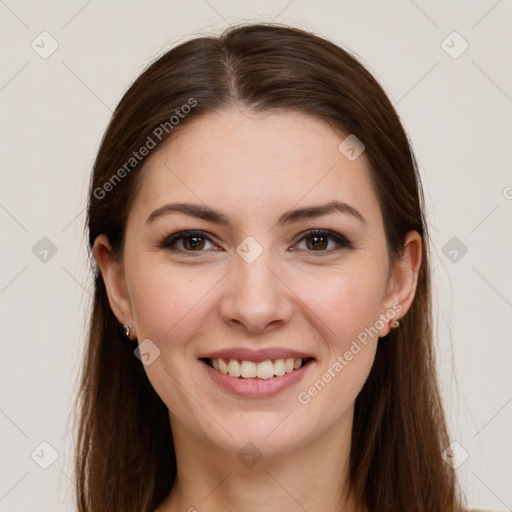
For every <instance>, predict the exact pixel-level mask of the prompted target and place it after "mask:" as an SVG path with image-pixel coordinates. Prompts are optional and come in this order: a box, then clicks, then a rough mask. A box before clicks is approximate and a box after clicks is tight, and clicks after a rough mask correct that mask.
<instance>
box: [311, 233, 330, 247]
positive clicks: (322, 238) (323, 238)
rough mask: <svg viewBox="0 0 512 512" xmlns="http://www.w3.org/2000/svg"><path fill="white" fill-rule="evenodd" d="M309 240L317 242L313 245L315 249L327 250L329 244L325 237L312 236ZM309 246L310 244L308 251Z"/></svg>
mask: <svg viewBox="0 0 512 512" xmlns="http://www.w3.org/2000/svg"><path fill="white" fill-rule="evenodd" d="M308 240H315V242H313V244H312V247H313V249H318V248H320V249H326V248H327V245H328V244H329V242H328V240H327V237H325V236H311V237H309V238H308ZM319 240H323V242H318V241H319ZM309 245H310V244H309V243H308V249H310V247H309Z"/></svg>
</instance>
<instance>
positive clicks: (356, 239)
mask: <svg viewBox="0 0 512 512" xmlns="http://www.w3.org/2000/svg"><path fill="white" fill-rule="evenodd" d="M88 231H89V242H90V247H91V250H92V253H93V255H94V260H95V262H97V265H98V267H97V268H96V269H95V296H94V305H93V311H92V317H91V323H90V335H89V343H88V346H87V353H86V359H85V364H84V370H83V376H82V387H81V394H80V400H79V403H78V407H79V412H80V428H79V433H78V450H77V458H76V470H77V477H78V478H77V492H78V506H79V510H81V511H85V510H88V511H97V510H108V511H115V510H119V511H154V510H156V511H157V512H171V511H178V510H189V511H193V510H197V511H218V510H237V511H240V510H243V511H260V510H261V511H262V510H264V511H274V510H280V511H283V510H287V511H295V510H308V511H334V510H340V511H341V510H343V511H346V512H352V511H365V512H376V511H378V512H386V511H389V512H399V511H418V512H419V511H424V512H426V511H436V512H440V511H443V512H448V511H450V512H452V511H461V510H463V507H462V504H461V498H460V497H459V491H458V488H457V485H456V478H455V473H454V470H453V468H452V467H451V465H450V464H448V463H446V462H445V460H444V458H446V457H443V453H446V452H445V450H446V449H447V447H448V446H449V444H450V441H449V438H448V434H447V429H446V423H445V417H444V413H443V409H442V405H441V403H440V396H439V390H438V384H437V379H436V374H435V365H434V354H433V342H432V319H431V290H430V269H429V253H428V233H427V225H426V221H425V217H424V210H423V199H422V191H421V184H420V179H419V176H418V172H417V166H416V163H415V160H414V156H413V153H412V151H411V148H410V146H409V143H408V139H407V136H406V134H405V132H404V130H403V127H402V126H401V123H400V121H399V119H398V116H397V114H396V112H395V110H394V108H393V106H392V105H391V103H390V101H389V99H388V98H387V97H386V95H385V93H384V92H383V90H382V89H381V87H380V86H379V85H378V83H377V82H376V81H375V79H374V78H373V77H372V76H371V75H370V74H369V72H368V71H367V70H366V69H365V68H364V67H363V66H362V65H361V64H360V63H359V62H358V61H357V60H356V59H355V58H354V57H352V56H351V55H350V54H349V53H347V52H346V51H344V50H343V49H341V48H339V47H337V46H335V45H334V44H332V43H330V42H328V41H326V40H324V39H321V38H319V37H317V36H315V35H313V34H310V33H307V32H304V31H301V30H298V29H294V28H290V27H284V26H278V25H272V24H270V25H247V26H242V27H238V28H232V29H229V30H228V31H226V33H224V34H223V35H222V36H220V37H218V38H214V37H211V38H206V37H203V38H198V39H194V40H192V41H189V42H186V43H184V44H181V45H179V46H177V47H176V48H174V49H172V50H170V51H169V52H167V53H166V54H165V55H163V56H162V57H161V58H159V59H158V60H157V61H155V62H154V63H153V64H151V65H150V66H149V67H148V68H147V69H146V70H145V71H144V72H143V73H142V75H141V76H140V77H139V78H137V80H136V81H135V82H134V83H133V85H132V86H131V87H130V88H129V90H128V91H127V93H126V94H125V95H124V97H123V98H122V100H121V102H120V103H119V105H118V107H117V108H116V110H115V112H114V115H113V117H112V120H111V122H110V125H109V127H108V129H107V131H106V133H105V136H104V138H103V141H102V143H101V147H100V149H99V152H98V155H97V158H96V162H95V165H94V172H93V176H92V181H91V188H90V197H89V208H88Z"/></svg>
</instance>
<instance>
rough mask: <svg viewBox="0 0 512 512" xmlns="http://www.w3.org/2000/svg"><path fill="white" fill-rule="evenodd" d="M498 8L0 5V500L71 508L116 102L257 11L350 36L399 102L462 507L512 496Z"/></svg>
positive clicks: (403, 2) (506, 114)
mask: <svg viewBox="0 0 512 512" xmlns="http://www.w3.org/2000/svg"><path fill="white" fill-rule="evenodd" d="M511 13H512V2H511V1H510V0H501V1H499V0H498V1H497V0H478V1H476V0H472V1H465V2H462V1H452V2H446V1H444V2H443V1H441V0H437V1H425V0H417V1H414V2H413V1H411V0H397V1H386V2H379V1H377V0H375V1H355V0H352V1H339V2H335V1H329V0H314V1H311V0H310V1H307V0H291V1H290V0H274V1H270V0H267V1H265V0H247V1H238V2H237V1H235V0H191V1H184V0H182V1H179V2H176V1H163V0H161V1H157V0H153V1H149V2H142V1H139V2H122V1H120V0H115V1H111V0H109V1H103V2H100V1H97V0H96V1H94V0H92V1H91V0H89V1H67V2H65V1H63V0H60V1H50V2H37V1H34V0H33V1H24V2H22V1H17V0H5V1H2V2H0V21H1V30H0V38H1V43H2V66H1V70H0V102H1V112H2V138H1V189H0V190H1V191H0V224H1V236H2V240H1V245H0V251H1V255H0V257H1V265H0V308H1V319H0V321H1V324H0V325H1V331H0V332H1V336H2V338H1V340H2V349H1V355H2V357H1V358H0V368H1V371H0V380H1V387H2V395H1V403H0V431H1V452H0V465H1V475H0V510H2V511H4V512H9V511H27V512H28V511H30V512H34V511H50V510H51V511H53V512H59V511H71V510H74V502H73V472H72V466H71V465H72V456H73V436H74V434H75V431H74V421H73V418H72V417H70V412H71V405H72V403H73V399H74V396H75V393H76V383H77V375H78V370H79V367H80V361H81V355H82V353H81V349H82V347H83V343H84V327H85V321H86V318H87V314H88V307H89V304H90V293H91V283H92V281H91V276H90V273H89V268H88V262H87V257H86V243H85V237H84V233H83V225H84V221H85V210H84V208H85V204H86V191H87V184H88V180H89V176H90V172H91V167H92V164H93V161H94V158H95V154H96V151H97V149H98V146H99V143H100V140H101V137H102V135H103V132H104V130H105V128H106V126H107V123H108V121H109V118H110V116H111V112H112V110H113V109H114V107H115V105H116V104H117V102H118V101H119V100H120V98H121V96H122V94H123V93H124V92H125V90H126V89H127V87H128V86H129V85H130V83H131V82H132V81H133V80H134V79H135V77H136V76H137V75H138V74H139V73H140V72H141V71H142V70H143V69H144V67H145V66H146V65H147V64H148V63H149V62H150V61H151V60H153V59H154V58H155V57H157V56H158V55H160V54H161V53H162V52H164V51H165V50H167V49H169V48H170V47H172V46H174V45H176V44H178V43H179V42H182V41H184V40H186V39H190V38H192V37H195V36H197V35H199V34H209V33H214V34H218V33H219V32H220V31H222V30H223V29H225V28H226V27H227V26H228V25H231V24H235V23H242V22H260V21H276V22H279V23H285V24H290V25H294V26H298V27H300V28H305V29H307V30H311V31H313V32H316V33H317V34H319V35H322V36H324V37H326V38H328V39H330V40H332V41H333V42H335V43H337V44H339V45H341V46H343V47H345V48H347V49H349V50H351V51H352V52H354V53H355V54H356V55H357V56H358V57H359V58H360V60H361V62H362V63H363V64H364V65H365V66H366V67H367V68H368V69H369V70H370V71H371V72H372V73H373V74H374V75H375V77H376V78H377V79H378V80H379V82H380V83H381V84H382V86H383V87H384V89H385V90H386V92H387V93H388V95H389V97H390V98H391V100H392V101H393V103H394V104H395V106H396V108H397V111H398V113H399V115H400V117H401V119H402V121H403V123H404V126H405V128H406V130H407V132H408V134H409V136H410V139H411V142H412V144H413V148H414V151H415V154H416V157H417V160H418V162H419V167H420V171H421V174H422V179H423V183H424V187H425V195H426V201H427V208H428V218H429V225H430V228H431V235H432V252H433V264H434V287H435V298H436V304H437V307H436V324H437V331H438V351H439V352H438V353H439V367H440V372H441V379H442V384H443V394H444V396H445V400H446V407H447V412H448V419H449V426H450V431H451V434H452V437H453V439H454V441H456V442H457V443H458V444H457V445H456V446H455V449H454V452H456V453H455V455H456V457H455V458H457V457H458V459H457V460H458V461H459V462H458V463H457V464H460V465H459V466H458V469H457V471H458V473H459V475H460V478H461V481H462V483H463V487H464V490H465V492H466V495H467V497H468V500H469V504H470V505H472V506H482V507H486V508H492V509H497V510H511V507H512V470H511V463H510V461H511V459H512V440H511V435H510V432H512V429H511V426H512V376H511V374H512V372H511V363H512V344H511V331H512V322H511V317H512V315H511V313H512V272H511V262H512V243H511V242H512V174H511V172H510V169H511V164H512V158H511V156H512V155H511V145H512V144H511V141H512V127H511V112H512V82H511V75H512V73H511V61H510V60H509V58H510V55H511V54H512V44H511V42H512V37H511V21H512V16H511ZM42 33H43V34H42ZM41 443H43V444H41ZM461 461H462V462H461ZM44 466H48V467H47V468H46V469H45V468H44ZM397 512H399V511H397Z"/></svg>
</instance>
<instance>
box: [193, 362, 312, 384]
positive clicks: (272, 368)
mask: <svg viewBox="0 0 512 512" xmlns="http://www.w3.org/2000/svg"><path fill="white" fill-rule="evenodd" d="M202 361H204V362H205V363H206V364H208V365H209V366H210V367H211V368H213V369H214V370H217V371H218V372H219V373H222V374H224V375H229V376H230V377H233V378H238V379H263V380H266V379H272V378H275V377H280V376H282V375H285V374H287V373H292V372H294V371H296V370H299V369H301V368H303V367H304V366H306V365H307V364H310V362H311V361H313V358H307V359H301V358H293V357H289V358H287V359H274V360H271V359H267V360H265V361H261V362H258V363H256V362H254V361H246V360H239V359H223V358H215V359H208V358H205V359H202Z"/></svg>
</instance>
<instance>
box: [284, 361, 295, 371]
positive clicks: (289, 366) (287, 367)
mask: <svg viewBox="0 0 512 512" xmlns="http://www.w3.org/2000/svg"><path fill="white" fill-rule="evenodd" d="M294 362H295V359H293V357H289V358H288V359H285V360H284V369H285V371H286V373H290V372H293V363H294Z"/></svg>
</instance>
